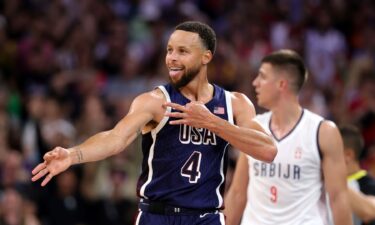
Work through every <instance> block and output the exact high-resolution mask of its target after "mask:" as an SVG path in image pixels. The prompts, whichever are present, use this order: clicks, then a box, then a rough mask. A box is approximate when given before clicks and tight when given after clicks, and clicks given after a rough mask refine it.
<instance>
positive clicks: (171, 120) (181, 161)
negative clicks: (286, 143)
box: [32, 22, 277, 225]
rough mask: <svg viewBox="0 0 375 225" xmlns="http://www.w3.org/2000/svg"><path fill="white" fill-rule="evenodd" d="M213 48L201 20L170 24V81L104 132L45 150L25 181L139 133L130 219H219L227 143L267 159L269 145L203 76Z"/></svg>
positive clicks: (234, 100) (242, 103)
mask: <svg viewBox="0 0 375 225" xmlns="http://www.w3.org/2000/svg"><path fill="white" fill-rule="evenodd" d="M215 46H216V37H215V33H214V31H213V30H212V29H211V28H210V27H209V26H207V25H205V24H203V23H200V22H185V23H182V24H180V25H178V26H177V27H176V28H175V31H174V32H173V33H172V34H171V36H170V38H169V41H168V45H167V52H166V58H165V61H166V66H167V68H168V70H169V78H170V84H167V85H165V86H160V87H158V88H156V89H155V90H153V91H150V92H148V93H144V94H141V95H140V96H138V97H136V98H135V100H134V101H133V103H132V105H131V108H130V110H129V113H128V114H127V115H126V116H125V117H124V118H123V119H122V120H121V121H119V123H118V124H117V125H116V126H115V127H114V128H113V129H112V130H108V131H104V132H101V133H98V134H96V135H94V136H93V137H91V138H89V139H88V140H86V141H85V142H83V143H82V144H80V145H78V146H74V147H72V148H69V149H65V148H62V147H56V148H55V149H53V150H52V151H50V152H48V153H46V154H45V156H44V160H45V161H44V162H42V163H41V164H39V165H38V166H37V167H36V168H35V169H34V170H33V171H32V173H33V174H34V176H33V178H32V180H33V181H36V180H38V179H41V178H43V177H44V180H43V182H42V186H44V185H46V184H47V183H48V182H49V181H50V180H51V179H52V177H53V176H56V175H57V174H59V173H60V172H62V171H64V170H66V169H67V168H68V167H69V166H71V165H73V164H77V163H84V162H90V161H97V160H101V159H104V158H106V157H108V156H111V155H114V154H117V153H119V152H120V151H122V150H124V149H125V148H126V147H127V146H128V145H129V143H131V142H132V141H133V140H134V139H135V138H136V136H137V135H138V134H140V133H142V139H143V140H142V151H143V154H144V160H143V163H142V174H141V175H140V178H139V184H138V194H139V196H140V199H141V200H140V204H139V207H140V213H139V215H138V217H137V221H136V224H152V225H158V224H160V225H168V224H176V223H177V222H178V224H186V225H194V224H209V225H215V224H224V217H223V214H222V213H221V212H220V209H221V208H222V206H223V190H224V183H225V182H224V181H225V179H224V178H225V171H226V155H227V151H226V149H227V146H228V143H230V144H232V145H233V146H234V147H236V148H237V149H239V150H241V151H243V152H244V153H245V154H249V155H251V156H252V157H254V158H257V159H259V160H264V161H267V162H271V161H272V160H273V159H274V157H275V155H276V152H277V149H276V146H275V144H274V142H273V140H272V138H271V137H270V136H269V135H267V134H265V133H264V131H263V129H262V128H261V126H260V125H259V124H258V123H257V122H255V121H254V120H253V117H254V116H255V110H254V107H253V105H252V103H251V102H250V100H249V99H248V98H246V97H245V95H243V94H240V93H230V92H228V91H225V90H223V89H222V88H220V87H218V86H216V85H214V84H210V83H209V82H208V80H207V65H208V63H209V62H210V61H211V59H212V57H213V54H214V52H215ZM234 124H236V125H234ZM182 215H183V216H182Z"/></svg>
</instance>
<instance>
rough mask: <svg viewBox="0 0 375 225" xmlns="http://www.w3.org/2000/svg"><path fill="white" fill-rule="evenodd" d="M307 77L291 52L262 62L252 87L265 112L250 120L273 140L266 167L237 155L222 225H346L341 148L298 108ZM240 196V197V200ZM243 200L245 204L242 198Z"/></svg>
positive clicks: (327, 125)
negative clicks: (272, 156)
mask: <svg viewBox="0 0 375 225" xmlns="http://www.w3.org/2000/svg"><path fill="white" fill-rule="evenodd" d="M306 76H307V72H306V69H305V66H304V63H303V61H302V59H301V57H300V56H299V55H298V54H297V53H296V52H294V51H291V50H280V51H277V52H274V53H272V54H270V55H268V56H266V57H265V58H264V59H263V60H262V63H261V66H260V69H259V73H258V75H257V77H256V79H255V80H254V81H253V85H254V87H255V91H256V94H257V102H258V104H259V106H262V107H264V108H266V109H267V110H269V112H267V113H265V114H262V115H258V116H257V117H256V119H257V120H258V121H260V123H261V124H262V126H263V127H264V128H265V129H266V130H267V131H268V132H269V133H270V134H271V135H272V136H273V139H274V140H275V141H276V143H277V148H278V154H277V156H276V158H275V160H274V162H272V163H265V162H261V161H259V160H258V159H255V158H253V157H248V156H246V155H245V154H241V155H240V157H239V159H238V163H237V168H236V171H235V175H234V179H233V183H232V185H231V187H230V190H229V191H228V195H227V196H226V211H225V214H226V216H227V224H229V225H234V224H236V225H237V224H239V222H240V220H241V217H242V223H241V224H243V225H245V224H246V225H252V224H254V225H255V224H256V225H267V224H269V225H274V224H278V225H301V224H304V225H320V224H327V223H328V222H329V216H328V210H327V204H326V203H327V201H326V193H328V199H329V204H330V206H331V208H332V216H333V219H334V224H339V225H345V224H351V214H350V207H349V205H348V197H347V185H346V168H345V162H344V154H343V144H342V140H341V137H340V133H339V131H338V129H337V127H336V125H335V124H334V123H333V122H331V121H328V120H325V119H323V118H322V117H320V116H318V115H316V114H314V113H312V112H310V111H309V110H307V109H304V108H302V107H301V105H300V104H299V101H298V93H299V91H300V89H301V87H302V85H303V83H304V82H305V80H306ZM244 195H245V196H244ZM246 196H247V198H246Z"/></svg>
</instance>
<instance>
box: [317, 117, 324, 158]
mask: <svg viewBox="0 0 375 225" xmlns="http://www.w3.org/2000/svg"><path fill="white" fill-rule="evenodd" d="M323 121H324V120H321V121H320V122H319V125H318V129H316V146H317V147H318V153H319V158H320V160H323V153H322V149H321V148H320V144H319V131H320V127H321V125H322V123H323Z"/></svg>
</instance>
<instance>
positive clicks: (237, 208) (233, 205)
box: [224, 190, 246, 225]
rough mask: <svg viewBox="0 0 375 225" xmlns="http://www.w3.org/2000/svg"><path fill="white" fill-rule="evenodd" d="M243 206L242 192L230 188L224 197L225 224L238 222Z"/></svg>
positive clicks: (236, 224)
mask: <svg viewBox="0 0 375 225" xmlns="http://www.w3.org/2000/svg"><path fill="white" fill-rule="evenodd" d="M245 206H246V198H244V193H239V192H236V191H231V190H230V191H229V192H228V194H227V196H226V198H225V209H224V214H225V224H227V225H238V224H240V221H241V217H242V214H243V211H244V209H245Z"/></svg>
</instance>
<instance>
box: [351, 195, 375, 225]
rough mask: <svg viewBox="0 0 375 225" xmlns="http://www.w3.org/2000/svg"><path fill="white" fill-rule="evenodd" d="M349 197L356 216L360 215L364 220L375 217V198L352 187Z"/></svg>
mask: <svg viewBox="0 0 375 225" xmlns="http://www.w3.org/2000/svg"><path fill="white" fill-rule="evenodd" d="M348 197H349V202H350V207H351V210H352V211H353V213H354V214H355V215H356V216H358V217H359V218H360V219H361V220H363V221H364V222H368V221H371V220H374V219H375V201H374V199H372V198H370V197H369V196H365V195H364V194H362V193H360V192H357V191H354V190H352V189H349V190H348Z"/></svg>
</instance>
